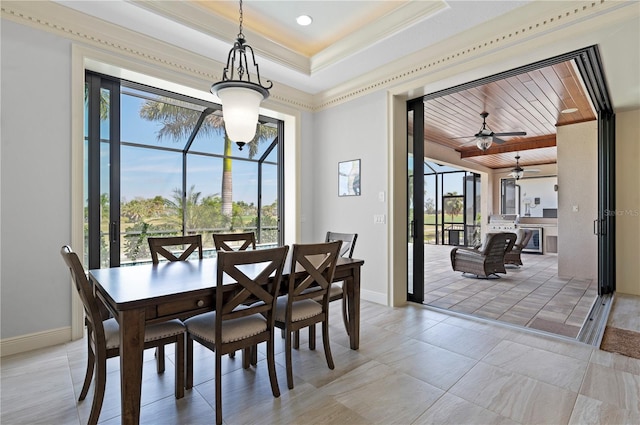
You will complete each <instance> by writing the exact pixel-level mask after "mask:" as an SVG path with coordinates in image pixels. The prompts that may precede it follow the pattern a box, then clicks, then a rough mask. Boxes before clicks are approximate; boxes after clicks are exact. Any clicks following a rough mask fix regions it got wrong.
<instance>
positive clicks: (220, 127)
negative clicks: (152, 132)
mask: <svg viewBox="0 0 640 425" xmlns="http://www.w3.org/2000/svg"><path fill="white" fill-rule="evenodd" d="M200 115H201V112H199V111H196V110H194V109H192V107H191V105H190V104H189V103H187V102H181V101H176V100H175V99H170V98H166V97H161V98H160V99H159V100H158V101H153V100H148V101H146V102H145V103H144V104H143V105H142V107H141V108H140V117H141V118H143V119H146V120H148V121H160V122H162V124H163V126H162V128H161V129H160V130H159V131H158V135H157V138H158V140H161V139H163V138H165V137H169V138H171V139H172V140H173V141H174V142H178V141H180V140H185V139H186V138H187V137H189V135H190V134H191V132H192V131H193V129H194V128H195V126H196V124H197V122H198V118H199V117H200ZM198 131H199V132H204V134H207V135H210V134H223V132H224V160H223V163H222V188H221V191H220V193H221V198H222V207H221V208H222V211H221V212H222V214H223V215H224V216H227V217H230V216H231V214H232V202H233V180H232V161H233V160H232V158H231V154H232V151H231V146H232V144H231V143H232V141H231V139H229V137H227V134H226V131H225V128H224V121H223V119H222V117H221V116H219V115H215V114H213V113H209V114H208V115H207V116H206V117H205V119H204V121H203V122H202V125H201V126H200V129H199V130H198ZM276 134H277V129H275V128H273V127H268V126H265V125H259V126H258V129H257V132H256V136H255V137H254V138H253V140H251V141H250V142H249V143H248V144H247V146H248V147H249V158H250V159H251V158H253V157H254V156H255V155H256V154H257V153H258V143H260V142H262V141H264V140H268V139H273V138H274V137H275V136H276ZM240 149H242V147H241V148H240Z"/></svg>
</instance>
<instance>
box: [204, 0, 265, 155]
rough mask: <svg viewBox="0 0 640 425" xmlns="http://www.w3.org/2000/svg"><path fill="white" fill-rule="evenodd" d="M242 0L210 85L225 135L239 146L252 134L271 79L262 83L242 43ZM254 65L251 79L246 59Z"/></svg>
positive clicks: (249, 53) (257, 70)
mask: <svg viewBox="0 0 640 425" xmlns="http://www.w3.org/2000/svg"><path fill="white" fill-rule="evenodd" d="M242 19H243V15H242V0H240V32H239V33H238V37H237V39H236V41H235V43H234V44H233V47H232V48H231V50H230V51H229V55H228V57H227V66H225V68H224V70H223V72H222V80H221V81H218V82H217V83H214V84H213V85H212V86H211V93H213V94H215V95H217V96H218V97H219V98H220V101H221V102H222V118H223V119H224V126H225V129H226V131H227V137H229V139H231V140H232V141H234V142H236V143H237V144H238V145H239V146H240V149H242V146H244V144H245V143H249V142H250V141H251V140H253V138H254V137H255V135H256V128H257V125H258V115H259V110H260V104H261V103H262V101H263V100H264V99H266V98H268V97H269V89H270V88H271V87H273V83H272V82H271V81H270V80H267V85H263V84H262V81H261V80H260V69H259V68H258V64H257V63H256V58H255V56H254V54H253V48H252V47H251V46H249V45H248V44H246V42H245V38H244V34H242ZM248 58H251V63H252V66H253V68H254V69H255V75H256V79H255V81H252V80H251V75H250V73H249V61H248Z"/></svg>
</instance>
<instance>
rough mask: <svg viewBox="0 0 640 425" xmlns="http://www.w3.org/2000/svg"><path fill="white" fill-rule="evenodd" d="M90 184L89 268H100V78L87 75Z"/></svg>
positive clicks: (88, 189)
mask: <svg viewBox="0 0 640 425" xmlns="http://www.w3.org/2000/svg"><path fill="white" fill-rule="evenodd" d="M86 84H87V86H88V89H87V103H88V104H87V106H88V111H87V112H88V114H89V116H88V119H87V124H88V143H87V161H88V167H87V169H88V176H87V178H88V182H87V194H88V200H87V214H88V217H87V222H88V235H87V239H88V240H87V247H86V249H87V250H88V251H87V252H88V262H89V264H88V267H89V268H90V269H97V268H100V77H98V76H96V75H93V74H87V76H86Z"/></svg>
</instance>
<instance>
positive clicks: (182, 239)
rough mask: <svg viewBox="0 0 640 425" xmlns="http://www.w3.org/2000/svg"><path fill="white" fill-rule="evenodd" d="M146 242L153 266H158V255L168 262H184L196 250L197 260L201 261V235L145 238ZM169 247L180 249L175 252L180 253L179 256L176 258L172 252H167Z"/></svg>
mask: <svg viewBox="0 0 640 425" xmlns="http://www.w3.org/2000/svg"><path fill="white" fill-rule="evenodd" d="M147 242H148V243H149V251H151V261H152V262H153V264H158V262H159V258H158V255H161V256H163V257H164V258H166V259H167V260H169V261H185V260H187V259H188V258H189V256H191V254H193V252H194V251H195V250H196V249H197V250H198V258H199V259H201V260H202V235H187V236H168V237H152V238H147ZM169 247H174V248H175V247H180V249H179V250H176V251H175V252H180V256H179V257H177V256H176V254H174V252H171V251H169V250H168V249H167V248H169Z"/></svg>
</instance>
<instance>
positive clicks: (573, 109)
mask: <svg viewBox="0 0 640 425" xmlns="http://www.w3.org/2000/svg"><path fill="white" fill-rule="evenodd" d="M574 112H578V108H567V109H563V110H562V111H560V113H561V114H572V113H574Z"/></svg>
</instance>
